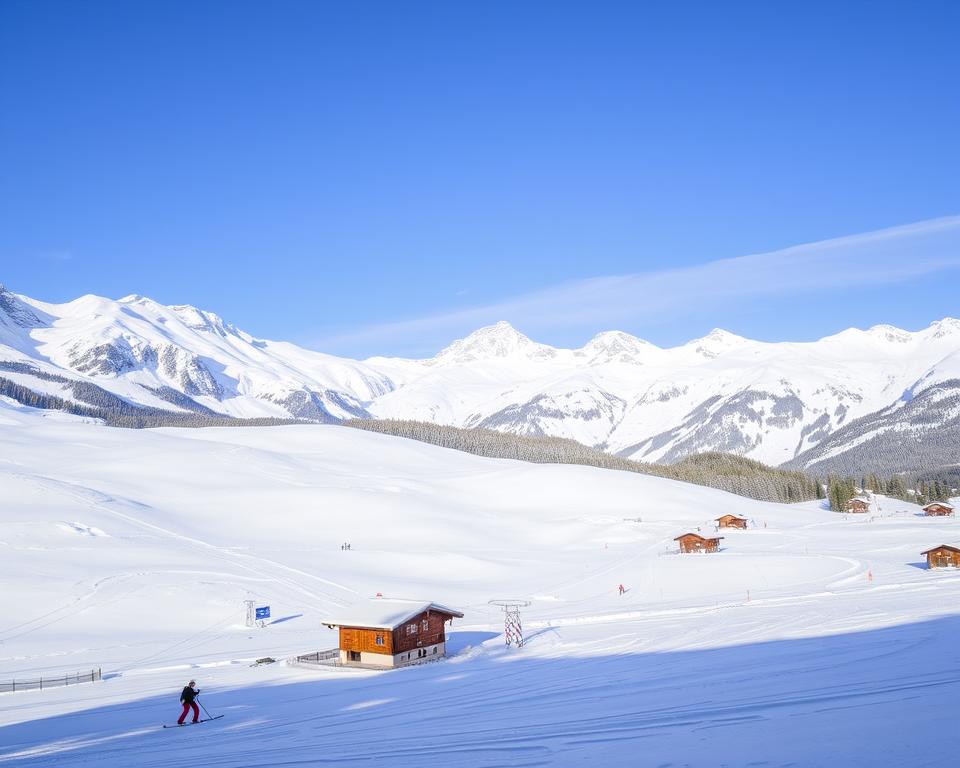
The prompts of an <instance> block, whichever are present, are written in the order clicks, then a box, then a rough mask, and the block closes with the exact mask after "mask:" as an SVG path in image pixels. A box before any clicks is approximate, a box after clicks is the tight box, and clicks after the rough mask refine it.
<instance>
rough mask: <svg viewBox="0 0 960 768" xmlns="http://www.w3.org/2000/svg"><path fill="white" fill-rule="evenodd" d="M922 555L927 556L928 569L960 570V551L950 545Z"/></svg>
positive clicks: (941, 546) (930, 550)
mask: <svg viewBox="0 0 960 768" xmlns="http://www.w3.org/2000/svg"><path fill="white" fill-rule="evenodd" d="M920 554H922V555H926V558H927V568H960V549H958V548H957V547H951V546H950V545H949V544H941V545H940V546H939V547H934V548H933V549H928V550H927V551H926V552H921V553H920Z"/></svg>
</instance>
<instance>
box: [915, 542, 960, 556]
mask: <svg viewBox="0 0 960 768" xmlns="http://www.w3.org/2000/svg"><path fill="white" fill-rule="evenodd" d="M938 549H949V550H950V551H951V552H960V549H958V548H957V547H951V546H950V545H949V544H940V545H939V546H936V547H933V548H932V549H928V550H927V551H926V552H921V553H920V554H921V555H929V554H930V553H931V552H936V551H937V550H938Z"/></svg>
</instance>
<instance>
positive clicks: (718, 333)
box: [684, 328, 749, 358]
mask: <svg viewBox="0 0 960 768" xmlns="http://www.w3.org/2000/svg"><path fill="white" fill-rule="evenodd" d="M748 342H749V339H745V338H743V336H737V334H735V333H730V331H725V330H723V329H722V328H714V329H713V330H712V331H710V333H708V334H707V335H706V336H703V337H702V338H699V339H694V340H693V341H688V342H687V343H686V344H684V347H685V348H688V349H692V350H693V351H694V352H696V353H697V354H698V355H701V356H702V357H706V358H714V357H719V356H720V355H722V354H723V353H724V352H727V351H729V350H731V349H734V348H736V347H739V346H741V345H743V344H746V343H748Z"/></svg>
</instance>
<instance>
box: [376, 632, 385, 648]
mask: <svg viewBox="0 0 960 768" xmlns="http://www.w3.org/2000/svg"><path fill="white" fill-rule="evenodd" d="M376 642H377V645H383V635H382V634H380V633H379V632H378V633H377V640H376Z"/></svg>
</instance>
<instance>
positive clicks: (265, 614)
mask: <svg viewBox="0 0 960 768" xmlns="http://www.w3.org/2000/svg"><path fill="white" fill-rule="evenodd" d="M269 618H270V606H269V605H265V606H263V608H257V621H260V620H261V619H269Z"/></svg>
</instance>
